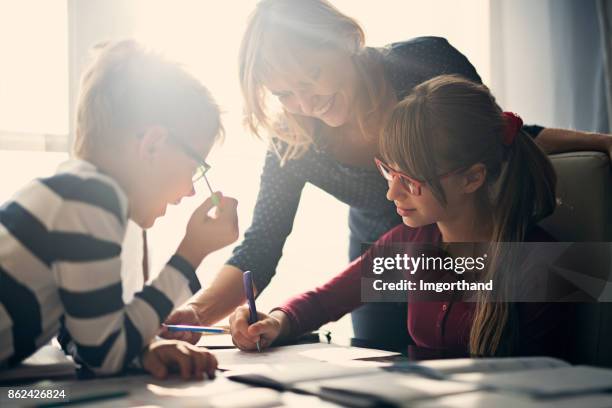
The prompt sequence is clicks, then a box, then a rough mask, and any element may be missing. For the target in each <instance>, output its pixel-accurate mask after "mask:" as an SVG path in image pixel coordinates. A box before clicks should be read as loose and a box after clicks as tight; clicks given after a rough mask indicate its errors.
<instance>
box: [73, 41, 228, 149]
mask: <svg viewBox="0 0 612 408" xmlns="http://www.w3.org/2000/svg"><path fill="white" fill-rule="evenodd" d="M196 123H197V124H201V126H203V128H204V132H205V134H204V136H205V137H208V138H210V142H211V144H212V143H214V142H215V141H216V140H218V139H220V138H221V137H222V135H223V126H222V124H221V119H220V111H219V107H218V106H217V104H216V103H215V101H214V99H213V98H212V96H211V95H210V93H209V92H208V90H207V89H206V88H205V87H204V86H203V85H202V84H201V83H200V82H199V81H198V80H197V79H195V78H194V77H193V76H191V75H190V74H189V73H187V72H186V71H185V70H184V69H182V68H181V67H180V66H179V65H177V64H176V63H173V62H170V61H167V60H166V59H164V58H163V57H162V56H161V55H158V54H156V53H154V52H151V51H148V50H145V49H144V48H143V47H141V46H140V45H139V44H138V43H137V42H135V41H132V40H125V41H120V42H111V43H105V44H100V45H98V46H96V47H95V48H94V59H93V61H92V62H91V64H90V65H89V67H88V68H87V69H86V70H85V71H84V73H83V76H82V77H81V88H80V94H79V99H78V104H77V114H76V135H75V140H74V145H73V150H74V154H75V155H76V156H77V157H80V158H85V159H87V158H92V157H93V156H95V155H96V154H97V153H99V152H100V151H102V150H104V149H107V150H108V149H115V148H116V147H117V146H118V145H119V144H120V143H121V137H122V135H123V134H125V133H130V132H134V134H135V135H136V134H137V132H140V131H142V130H143V127H145V126H150V125H162V126H165V127H167V128H170V129H175V130H177V129H185V127H186V126H190V125H193V124H196ZM182 133H183V132H178V133H177V136H179V137H180V135H181V134H182Z"/></svg>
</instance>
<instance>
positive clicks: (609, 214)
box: [541, 152, 612, 367]
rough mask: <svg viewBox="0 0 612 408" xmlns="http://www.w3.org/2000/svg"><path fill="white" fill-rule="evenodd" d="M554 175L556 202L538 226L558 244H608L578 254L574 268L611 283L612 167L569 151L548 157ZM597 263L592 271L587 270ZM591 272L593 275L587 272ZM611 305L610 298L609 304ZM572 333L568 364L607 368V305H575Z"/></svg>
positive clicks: (611, 348)
mask: <svg viewBox="0 0 612 408" xmlns="http://www.w3.org/2000/svg"><path fill="white" fill-rule="evenodd" d="M550 158H551V161H552V163H553V165H554V167H555V170H556V171H557V178H558V183H557V197H558V198H559V199H560V201H561V203H560V205H559V207H558V208H557V210H556V211H555V213H554V214H553V215H551V216H550V217H548V218H546V219H545V220H543V221H542V222H541V226H542V227H543V228H544V229H546V230H547V231H548V232H550V233H551V234H552V235H553V236H554V237H555V238H557V239H558V240H559V241H565V242H608V243H609V244H604V245H596V246H595V245H594V246H592V249H593V251H595V252H593V251H590V250H587V251H584V252H583V253H581V254H577V257H578V258H580V259H572V260H571V262H572V263H573V265H572V266H573V267H574V268H576V265H585V267H584V268H583V270H582V272H584V273H586V274H589V273H594V274H596V275H597V276H593V278H596V279H599V280H600V281H601V280H602V279H603V280H604V281H605V280H608V281H609V280H611V279H610V274H611V273H612V168H611V165H610V159H609V157H608V156H607V155H605V154H603V153H597V152H572V153H564V154H558V155H553V156H551V157H550ZM595 263H596V264H597V267H596V268H591V267H588V266H589V265H593V264H595ZM591 271H596V272H591ZM608 302H610V299H608ZM568 323H569V326H570V333H571V334H572V341H571V350H570V355H569V358H570V360H571V361H572V362H573V363H580V364H592V365H599V366H608V367H612V302H610V303H605V302H602V303H578V304H576V305H575V307H574V314H573V316H571V317H570V321H569V322H568Z"/></svg>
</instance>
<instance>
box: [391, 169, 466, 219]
mask: <svg viewBox="0 0 612 408" xmlns="http://www.w3.org/2000/svg"><path fill="white" fill-rule="evenodd" d="M391 167H393V168H397V167H395V166H391ZM388 184H389V190H388V191H387V199H388V200H390V201H393V203H394V204H395V206H396V207H397V213H398V214H399V215H400V216H401V217H402V221H403V223H404V224H405V225H407V226H409V227H412V228H418V227H422V226H425V225H429V224H433V223H437V222H449V221H451V220H453V219H455V218H456V217H459V216H461V214H462V212H463V209H464V208H465V205H466V203H468V202H471V201H469V200H471V197H470V195H469V194H466V191H465V183H464V176H462V175H459V174H457V175H450V176H448V177H443V178H441V179H440V184H441V185H442V189H443V190H444V195H445V197H446V202H447V204H446V205H443V204H442V203H440V202H439V201H438V199H437V198H436V197H435V196H434V195H433V193H432V191H431V189H430V188H429V186H428V185H427V184H423V185H422V187H421V188H420V195H415V194H411V193H410V192H409V191H408V189H407V188H406V187H405V186H404V184H403V183H402V181H401V180H400V178H399V177H393V179H392V180H390V181H388Z"/></svg>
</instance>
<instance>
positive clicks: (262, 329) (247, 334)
mask: <svg viewBox="0 0 612 408" xmlns="http://www.w3.org/2000/svg"><path fill="white" fill-rule="evenodd" d="M249 313H250V312H249V308H248V306H239V307H238V308H236V310H235V311H234V313H233V314H232V315H231V316H230V319H229V322H230V331H231V333H232V341H233V342H234V344H235V345H236V347H238V348H239V349H241V350H247V351H249V350H256V349H257V344H256V343H257V341H258V340H259V341H260V346H261V348H266V347H269V346H270V345H271V344H272V343H273V342H274V341H275V340H276V339H277V338H278V337H279V336H281V334H285V333H287V332H288V331H289V321H288V320H287V319H286V316H285V314H284V313H282V312H279V311H275V312H273V313H272V314H271V315H267V314H265V313H257V315H258V317H259V321H258V322H257V323H254V324H252V325H250V326H249Z"/></svg>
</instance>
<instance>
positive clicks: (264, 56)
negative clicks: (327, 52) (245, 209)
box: [239, 0, 388, 163]
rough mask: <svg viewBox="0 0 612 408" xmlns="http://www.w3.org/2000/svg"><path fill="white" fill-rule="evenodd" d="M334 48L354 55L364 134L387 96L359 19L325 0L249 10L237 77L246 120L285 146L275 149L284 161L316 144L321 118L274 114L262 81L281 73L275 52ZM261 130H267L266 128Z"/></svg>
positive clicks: (278, 1) (268, 1) (293, 54)
mask: <svg viewBox="0 0 612 408" xmlns="http://www.w3.org/2000/svg"><path fill="white" fill-rule="evenodd" d="M304 49H317V50H321V49H333V50H336V51H338V52H345V53H348V54H349V55H351V56H352V60H353V63H354V65H355V68H356V71H357V75H358V76H359V77H360V78H359V79H360V82H361V83H363V84H364V89H365V95H362V98H361V100H362V101H364V103H361V104H359V105H361V106H357V109H356V112H357V115H358V117H357V120H358V125H359V128H360V130H361V132H362V133H363V134H364V136H365V121H366V119H367V118H369V117H370V115H371V114H378V113H379V112H378V110H379V108H380V107H381V105H382V103H383V100H384V97H385V96H386V94H387V92H388V91H387V87H386V82H385V80H384V74H383V72H382V66H381V65H380V64H378V63H377V58H379V57H380V55H379V54H378V52H376V51H375V50H372V49H367V48H365V35H364V32H363V30H362V28H361V27H360V25H359V23H357V21H355V20H354V19H352V18H351V17H348V16H347V15H345V14H343V13H341V12H340V11H339V10H338V9H336V8H335V7H334V6H333V5H332V4H330V3H329V2H327V1H325V0H262V1H260V2H259V3H258V4H257V7H256V8H255V11H254V12H253V13H252V14H251V17H250V19H249V22H248V26H247V29H246V31H245V33H244V35H243V38H242V44H241V47H240V54H239V68H240V70H239V76H240V85H241V89H242V94H243V96H244V100H245V112H244V114H245V117H244V122H245V125H246V126H247V128H248V129H249V130H250V131H251V132H252V133H253V134H255V135H256V136H257V137H260V138H261V137H262V133H265V137H266V138H268V139H269V141H270V142H271V146H273V147H275V146H276V144H275V143H274V141H275V139H278V140H281V141H282V142H284V143H285V144H286V147H287V148H286V149H283V151H282V152H280V151H279V150H278V149H277V150H276V152H277V154H278V155H279V158H280V159H281V163H285V162H286V161H287V160H290V159H294V158H298V157H300V156H301V155H302V154H303V153H305V152H306V151H307V150H308V148H309V147H310V145H311V144H312V143H313V132H314V131H315V128H316V126H317V125H316V123H317V121H318V120H317V119H313V118H308V117H305V116H300V115H295V114H291V113H289V112H287V111H285V112H283V114H282V115H281V116H280V117H277V118H271V117H270V114H269V113H268V112H267V106H266V103H265V99H266V90H265V89H264V86H263V81H264V80H265V79H266V78H269V77H270V76H273V75H278V74H279V71H280V69H279V67H278V66H276V65H277V64H275V63H274V62H272V61H271V58H270V57H271V56H273V55H275V54H276V55H278V54H279V53H283V54H282V59H283V60H290V59H292V58H293V59H294V60H298V61H299V58H298V55H299V52H300V50H304ZM262 131H263V132H262Z"/></svg>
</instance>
